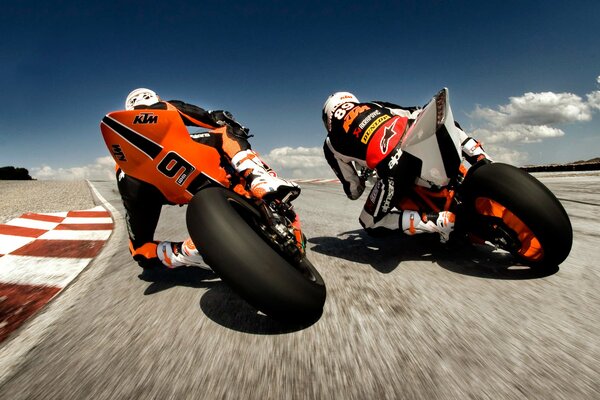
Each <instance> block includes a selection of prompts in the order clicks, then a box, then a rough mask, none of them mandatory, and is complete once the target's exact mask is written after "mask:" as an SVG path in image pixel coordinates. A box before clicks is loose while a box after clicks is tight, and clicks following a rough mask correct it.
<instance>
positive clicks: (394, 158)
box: [388, 149, 402, 169]
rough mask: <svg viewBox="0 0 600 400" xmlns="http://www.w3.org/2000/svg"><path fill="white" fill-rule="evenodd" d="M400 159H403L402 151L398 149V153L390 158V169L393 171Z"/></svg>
mask: <svg viewBox="0 0 600 400" xmlns="http://www.w3.org/2000/svg"><path fill="white" fill-rule="evenodd" d="M400 157H402V150H400V149H397V150H396V153H394V155H393V156H392V157H391V158H390V161H389V162H388V168H389V169H392V168H394V167H395V166H396V165H398V162H399V161H400Z"/></svg>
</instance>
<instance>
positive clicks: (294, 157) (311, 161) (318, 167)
mask: <svg viewBox="0 0 600 400" xmlns="http://www.w3.org/2000/svg"><path fill="white" fill-rule="evenodd" d="M262 157H263V158H264V160H265V162H266V163H267V164H269V166H270V167H271V168H273V170H275V172H277V174H278V175H279V176H281V177H282V178H296V179H297V178H333V177H334V176H335V175H334V174H333V171H332V170H331V168H330V167H329V165H328V164H327V161H326V160H325V156H324V155H323V149H322V148H321V147H296V148H293V147H279V148H276V149H273V150H271V151H270V152H269V154H266V155H262Z"/></svg>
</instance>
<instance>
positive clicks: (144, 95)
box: [125, 88, 160, 110]
mask: <svg viewBox="0 0 600 400" xmlns="http://www.w3.org/2000/svg"><path fill="white" fill-rule="evenodd" d="M159 101H160V97H158V95H157V94H156V93H155V92H154V91H153V90H150V89H144V88H139V89H135V90H133V91H131V93H129V94H128V95H127V99H126V100H125V109H126V110H133V109H134V107H136V106H140V105H142V106H151V105H152V104H156V103H158V102H159Z"/></svg>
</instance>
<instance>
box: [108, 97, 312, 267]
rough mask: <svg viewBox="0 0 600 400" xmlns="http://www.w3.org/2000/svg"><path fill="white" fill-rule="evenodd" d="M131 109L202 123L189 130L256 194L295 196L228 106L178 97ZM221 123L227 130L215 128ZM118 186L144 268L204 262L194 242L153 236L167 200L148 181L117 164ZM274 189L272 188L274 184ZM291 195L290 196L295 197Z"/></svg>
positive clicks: (190, 123)
mask: <svg viewBox="0 0 600 400" xmlns="http://www.w3.org/2000/svg"><path fill="white" fill-rule="evenodd" d="M134 109H136V110H138V109H154V110H156V109H161V110H165V109H166V110H176V111H177V112H178V113H179V115H180V116H181V119H182V121H183V122H184V124H185V125H186V126H192V127H201V128H205V129H207V130H208V131H207V132H198V133H192V134H191V137H192V139H194V140H195V141H197V142H200V143H202V144H205V145H209V146H212V147H215V148H216V149H217V150H218V151H219V153H220V154H221V157H222V159H223V160H224V161H225V162H226V163H225V165H226V164H227V163H229V164H231V166H232V167H233V168H234V169H235V170H237V171H238V172H239V173H240V174H242V175H243V176H244V177H245V178H246V181H247V182H249V183H250V192H251V193H253V194H254V195H255V196H256V197H262V196H263V195H267V194H268V195H270V194H273V193H276V194H281V193H278V192H280V191H283V192H286V193H289V192H290V190H293V191H294V194H295V196H297V195H298V194H299V192H300V189H299V188H298V186H297V185H295V184H293V183H291V182H288V181H285V180H283V179H280V178H278V177H277V176H276V174H275V173H274V172H273V171H272V170H271V169H270V168H269V167H268V166H267V165H266V164H264V163H263V162H262V161H261V159H260V158H259V157H258V155H257V154H256V153H255V152H254V151H253V150H252V149H251V146H250V143H249V142H248V138H249V137H250V135H249V134H248V129H247V128H245V127H243V126H242V125H241V124H239V123H238V122H237V121H235V119H234V118H233V116H232V115H231V114H230V113H229V112H227V111H222V110H218V111H207V110H204V109H202V108H200V107H197V106H195V105H191V104H187V103H184V102H182V101H178V100H171V101H160V102H158V103H155V104H153V105H150V106H146V105H140V106H137V107H135V108H134ZM222 127H225V128H226V129H218V128H222ZM117 186H118V189H119V193H120V194H121V198H122V201H123V205H124V207H125V211H126V222H127V230H128V234H129V249H130V252H131V254H132V256H133V258H134V260H136V261H137V262H138V264H139V265H140V266H141V267H143V268H149V267H150V268H152V267H163V266H166V267H169V268H175V267H179V266H199V267H202V268H208V267H207V266H206V264H204V263H203V262H202V257H201V256H200V254H199V252H198V250H197V249H196V248H195V247H194V244H193V242H192V241H191V240H190V239H187V240H185V241H183V242H168V241H155V240H154V233H155V231H156V227H157V224H158V220H159V217H160V214H161V209H162V206H163V205H167V204H171V203H169V201H167V199H166V198H165V196H164V195H163V194H162V193H161V192H160V190H158V189H157V188H156V187H155V186H153V185H152V184H151V183H148V182H144V181H142V180H140V179H137V178H135V177H132V176H129V175H126V174H125V173H124V172H123V171H122V170H121V169H117ZM274 186H276V189H275V190H273V187H274ZM295 196H293V197H295Z"/></svg>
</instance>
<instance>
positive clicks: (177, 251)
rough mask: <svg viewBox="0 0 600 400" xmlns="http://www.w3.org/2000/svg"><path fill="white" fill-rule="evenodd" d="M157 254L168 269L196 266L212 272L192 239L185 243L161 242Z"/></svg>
mask: <svg viewBox="0 0 600 400" xmlns="http://www.w3.org/2000/svg"><path fill="white" fill-rule="evenodd" d="M156 253H157V255H158V258H159V259H160V261H162V263H163V264H164V265H165V266H166V267H167V268H177V267H189V266H194V267H200V268H202V269H207V270H210V267H208V266H207V265H206V264H205V263H203V262H202V256H201V255H200V253H198V250H197V249H196V246H195V245H194V243H193V242H192V239H190V238H188V239H187V240H186V241H185V242H160V243H159V244H158V247H157V249H156Z"/></svg>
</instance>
